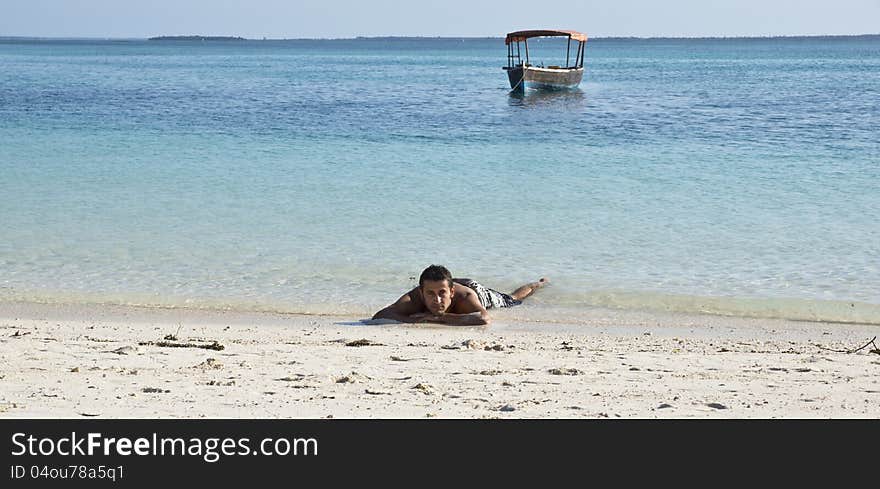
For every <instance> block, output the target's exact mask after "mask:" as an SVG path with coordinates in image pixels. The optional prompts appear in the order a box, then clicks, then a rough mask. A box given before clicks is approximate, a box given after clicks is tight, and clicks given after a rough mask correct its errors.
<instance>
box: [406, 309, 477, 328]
mask: <svg viewBox="0 0 880 489" xmlns="http://www.w3.org/2000/svg"><path fill="white" fill-rule="evenodd" d="M409 319H410V321H411V322H413V323H439V324H448V325H450V326H485V325H487V324H489V315H488V314H486V313H479V312H474V313H470V314H453V313H446V314H441V315H437V314H431V313H429V312H420V313H416V314H412V315H410V316H409Z"/></svg>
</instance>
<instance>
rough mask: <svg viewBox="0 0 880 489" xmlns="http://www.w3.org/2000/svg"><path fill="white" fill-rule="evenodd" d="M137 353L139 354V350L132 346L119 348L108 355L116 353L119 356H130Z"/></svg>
mask: <svg viewBox="0 0 880 489" xmlns="http://www.w3.org/2000/svg"><path fill="white" fill-rule="evenodd" d="M135 352H137V350H135V348H134V347H132V346H120V347H119V348H117V349H115V350H110V351H108V352H107V353H115V354H117V355H129V354H131V353H135Z"/></svg>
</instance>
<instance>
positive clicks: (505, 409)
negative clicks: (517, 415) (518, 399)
mask: <svg viewBox="0 0 880 489" xmlns="http://www.w3.org/2000/svg"><path fill="white" fill-rule="evenodd" d="M492 410H493V411H501V412H502V413H509V412H511V411H516V408H515V407H513V406H511V405H510V404H505V405H503V406H498V407H495V408H492Z"/></svg>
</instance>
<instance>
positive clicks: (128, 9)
mask: <svg viewBox="0 0 880 489" xmlns="http://www.w3.org/2000/svg"><path fill="white" fill-rule="evenodd" d="M530 28H556V29H571V30H578V31H582V32H585V33H587V34H588V35H589V36H590V37H611V36H635V37H658V36H660V37H704V36H721V37H726V36H781V35H789V36H790V35H830V34H834V35H847V34H878V33H880V0H800V1H796V0H702V1H701V0H662V1H660V0H658V1H654V0H601V1H600V0H595V1H592V0H568V1H565V2H559V1H555V0H543V1H541V0H503V1H498V0H493V1H479V0H442V1H434V0H426V1H419V0H149V1H147V0H0V36H34V37H97V38H145V37H151V36H159V35H190V34H201V35H229V36H241V37H247V38H254V39H260V38H263V37H266V38H274V39H291V38H350V37H356V36H428V37H433V36H444V37H446V36H448V37H459V36H461V37H486V36H492V37H496V36H503V35H504V34H505V33H506V32H509V31H514V30H519V29H530Z"/></svg>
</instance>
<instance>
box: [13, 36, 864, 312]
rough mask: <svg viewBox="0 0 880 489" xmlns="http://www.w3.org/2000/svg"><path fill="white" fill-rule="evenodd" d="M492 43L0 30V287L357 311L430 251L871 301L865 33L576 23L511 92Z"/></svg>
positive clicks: (821, 299)
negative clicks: (713, 32)
mask: <svg viewBox="0 0 880 489" xmlns="http://www.w3.org/2000/svg"><path fill="white" fill-rule="evenodd" d="M549 47H550V46H546V45H545V46H543V48H549ZM543 48H542V47H541V46H539V45H535V47H533V49H534V51H533V59H536V58H535V57H537V58H539V59H540V60H541V61H545V60H544V59H543V58H544V57H545V56H546V57H547V59H546V61H545V62H546V64H559V63H558V60H555V59H551V55H552V54H553V51H551V50H549V49H544V50H543V51H542V49H543ZM545 52H546V55H545ZM559 54H560V55H561V58H562V59H563V60H564V51H561V50H560V51H559ZM505 56H506V48H505V47H504V43H503V41H502V40H500V39H467V40H442V39H428V40H357V41H354V40H352V41H286V42H271V41H267V42H256V41H255V42H244V43H224V42H215V43H211V42H208V43H186V42H148V41H125V42H121V41H119V42H99V41H41V42H20V41H19V42H12V41H6V42H0V298H3V299H6V300H11V299H22V298H24V299H30V300H43V301H70V300H74V301H78V300H86V301H96V302H122V303H148V304H164V305H183V304H187V305H190V306H193V307H200V306H203V307H218V306H220V307H234V308H263V309H273V310H282V311H294V312H302V311H321V312H356V313H366V312H368V311H369V310H370V309H372V308H374V307H377V306H380V305H383V304H385V303H388V302H390V301H392V300H394V299H395V298H396V297H397V296H398V295H399V294H400V293H402V292H403V291H404V290H405V289H406V288H407V287H410V286H412V285H413V283H414V280H413V279H412V277H415V276H418V274H419V272H420V271H421V269H422V268H424V267H425V266H426V265H428V264H430V263H443V264H446V265H447V266H448V267H449V268H450V269H451V270H452V271H453V273H454V274H455V275H457V276H468V277H471V278H475V279H477V280H480V281H482V282H484V283H486V284H487V285H489V286H492V287H495V288H499V289H502V290H505V289H512V288H513V287H515V286H517V285H519V284H520V283H522V282H525V281H528V280H533V279H535V278H537V277H539V276H545V275H546V276H549V277H551V279H552V280H553V286H552V287H548V288H547V289H545V290H543V291H541V293H540V294H538V295H536V297H535V298H534V300H533V301H532V304H533V306H532V307H538V308H541V307H553V306H558V307H560V308H561V307H565V308H566V309H567V310H572V309H571V308H572V307H573V308H574V309H573V310H577V308H585V307H594V306H610V307H626V308H659V309H667V310H683V311H710V312H721V313H726V314H735V315H759V316H760V315H770V316H782V317H795V318H808V319H823V320H845V321H867V322H880V265H878V257H880V218H878V216H880V192H878V190H880V37H868V38H848V39H830V38H811V39H768V40H602V39H600V40H591V41H590V42H589V43H588V46H587V52H586V74H585V77H584V82H583V83H582V84H581V87H580V89H579V90H576V91H570V92H556V93H546V94H545V93H538V92H533V93H527V94H526V95H525V96H523V97H516V96H511V95H510V94H509V93H508V90H509V86H508V85H507V78H506V75H505V73H504V71H503V70H501V66H502V65H503V64H505V63H506V57H505Z"/></svg>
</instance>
